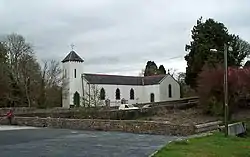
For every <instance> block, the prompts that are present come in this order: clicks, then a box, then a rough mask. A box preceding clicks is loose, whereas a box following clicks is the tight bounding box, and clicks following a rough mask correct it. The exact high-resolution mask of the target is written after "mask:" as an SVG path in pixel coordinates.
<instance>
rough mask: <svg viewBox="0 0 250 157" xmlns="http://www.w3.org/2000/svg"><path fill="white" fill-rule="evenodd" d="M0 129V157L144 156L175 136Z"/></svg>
mask: <svg viewBox="0 0 250 157" xmlns="http://www.w3.org/2000/svg"><path fill="white" fill-rule="evenodd" d="M19 128H20V127H16V128H15V127H14V128H9V130H6V129H8V126H0V157H15V156H18V157H113V156H115V157H146V156H149V155H150V154H152V153H153V152H154V151H156V150H158V149H159V148H161V147H162V146H164V145H165V144H166V143H167V142H168V141H170V140H174V139H176V138H177V137H171V136H157V135H140V134H131V133H120V132H99V131H76V130H66V129H50V128H22V129H19Z"/></svg>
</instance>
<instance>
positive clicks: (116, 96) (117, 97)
mask: <svg viewBox="0 0 250 157" xmlns="http://www.w3.org/2000/svg"><path fill="white" fill-rule="evenodd" d="M115 99H116V100H120V99H121V93H120V89H119V88H117V89H116V91H115Z"/></svg>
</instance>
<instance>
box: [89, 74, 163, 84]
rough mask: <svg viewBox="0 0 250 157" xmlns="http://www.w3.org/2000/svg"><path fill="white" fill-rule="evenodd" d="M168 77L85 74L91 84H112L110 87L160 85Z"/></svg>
mask: <svg viewBox="0 0 250 157" xmlns="http://www.w3.org/2000/svg"><path fill="white" fill-rule="evenodd" d="M165 76H166V75H156V76H146V77H140V76H121V75H105V74H84V77H85V79H86V80H87V81H88V82H89V83H90V84H110V85H138V86H139V85H143V84H144V85H154V84H159V83H160V81H161V80H162V79H163V78H164V77H165Z"/></svg>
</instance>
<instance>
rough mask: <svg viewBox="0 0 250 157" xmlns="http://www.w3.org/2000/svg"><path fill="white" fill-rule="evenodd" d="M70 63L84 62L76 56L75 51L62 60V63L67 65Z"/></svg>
mask: <svg viewBox="0 0 250 157" xmlns="http://www.w3.org/2000/svg"><path fill="white" fill-rule="evenodd" d="M70 61H75V62H83V59H82V58H81V57H80V56H79V55H78V54H76V52H75V51H70V53H69V54H68V55H67V56H66V57H65V58H64V59H63V60H62V62H63V63H65V62H70Z"/></svg>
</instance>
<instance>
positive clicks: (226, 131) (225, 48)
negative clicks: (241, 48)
mask: <svg viewBox="0 0 250 157" xmlns="http://www.w3.org/2000/svg"><path fill="white" fill-rule="evenodd" d="M227 51H228V46H227V44H224V103H225V106H224V121H225V136H226V137H227V136H228V79H227V78H228V66H227Z"/></svg>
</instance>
